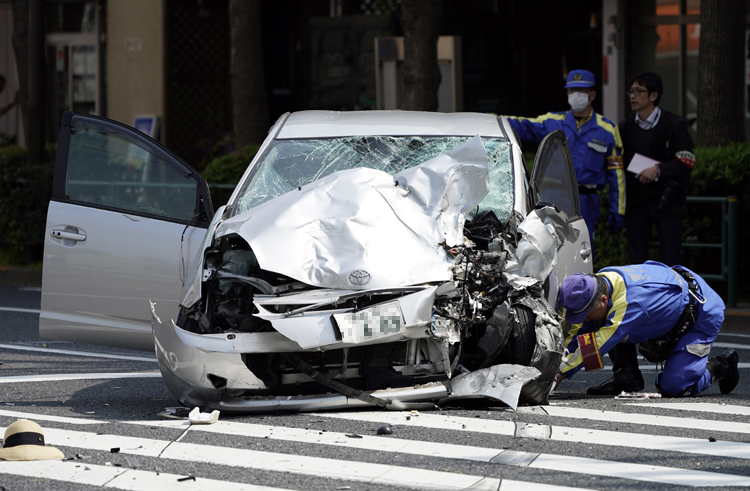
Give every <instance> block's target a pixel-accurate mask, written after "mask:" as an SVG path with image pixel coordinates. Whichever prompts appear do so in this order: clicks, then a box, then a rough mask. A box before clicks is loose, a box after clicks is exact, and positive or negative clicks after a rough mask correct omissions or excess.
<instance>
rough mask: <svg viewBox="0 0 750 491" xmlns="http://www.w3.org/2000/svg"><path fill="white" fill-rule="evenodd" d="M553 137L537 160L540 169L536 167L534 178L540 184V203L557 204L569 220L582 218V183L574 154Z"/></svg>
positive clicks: (549, 139)
mask: <svg viewBox="0 0 750 491" xmlns="http://www.w3.org/2000/svg"><path fill="white" fill-rule="evenodd" d="M561 133H562V132H561ZM550 136H552V135H549V136H548V137H546V138H545V140H544V141H543V142H542V145H541V146H540V148H539V152H538V153H537V157H536V160H535V167H536V166H539V168H535V169H534V172H533V175H532V179H533V180H534V181H535V182H536V184H537V189H536V191H537V193H538V201H546V202H549V203H552V204H554V205H556V206H557V207H558V208H559V209H561V210H563V211H564V212H565V213H567V214H568V216H569V217H573V216H577V215H580V209H579V204H578V184H577V181H576V176H575V170H574V168H573V165H572V162H571V161H570V153H569V151H568V149H567V147H566V146H565V145H564V144H563V143H562V142H561V141H560V140H559V139H557V138H550ZM561 136H562V135H561ZM562 137H563V138H564V136H562ZM540 172H541V173H542V174H541V175H539V173H540Z"/></svg>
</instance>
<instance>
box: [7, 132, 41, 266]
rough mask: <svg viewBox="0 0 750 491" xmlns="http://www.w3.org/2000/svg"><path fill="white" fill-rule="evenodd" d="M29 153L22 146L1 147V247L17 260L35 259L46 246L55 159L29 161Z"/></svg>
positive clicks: (8, 255) (38, 257)
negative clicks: (45, 161)
mask: <svg viewBox="0 0 750 491" xmlns="http://www.w3.org/2000/svg"><path fill="white" fill-rule="evenodd" d="M27 156H28V152H27V150H26V149H25V148H22V147H16V146H8V147H2V148H0V230H2V231H3V233H2V234H0V249H1V250H2V251H3V253H4V255H5V256H6V258H12V260H13V261H32V262H33V261H38V260H39V259H40V258H41V255H42V249H43V247H44V228H45V223H46V219H47V206H48V204H49V200H50V197H51V196H52V175H53V173H54V163H52V162H50V163H47V164H41V165H29V164H28V161H27ZM22 258H25V259H22Z"/></svg>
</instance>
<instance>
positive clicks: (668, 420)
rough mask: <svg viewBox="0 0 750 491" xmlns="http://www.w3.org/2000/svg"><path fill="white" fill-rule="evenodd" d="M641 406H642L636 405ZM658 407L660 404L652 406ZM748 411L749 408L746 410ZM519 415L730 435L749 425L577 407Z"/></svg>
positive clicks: (526, 409) (749, 430)
mask: <svg viewBox="0 0 750 491" xmlns="http://www.w3.org/2000/svg"><path fill="white" fill-rule="evenodd" d="M638 405H640V406H642V405H643V404H638ZM653 405H654V406H660V405H661V404H653ZM748 409H750V408H748ZM518 412H519V413H535V414H548V415H549V416H559V417H563V418H572V419H589V420H594V421H608V422H612V423H632V424H639V425H649V426H667V427H671V428H699V429H701V430H706V431H726V432H730V433H745V434H748V433H750V424H748V423H735V422H733V421H716V420H712V419H691V418H676V417H674V416H656V415H653V414H641V413H622V412H617V411H600V410H594V409H583V408H578V407H563V406H531V407H519V408H518Z"/></svg>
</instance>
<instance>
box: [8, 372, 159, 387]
mask: <svg viewBox="0 0 750 491" xmlns="http://www.w3.org/2000/svg"><path fill="white" fill-rule="evenodd" d="M160 377H161V372H110V373H53V374H48V375H17V376H14V377H0V384H13V383H19V382H57V381H59V380H99V379H116V378H160Z"/></svg>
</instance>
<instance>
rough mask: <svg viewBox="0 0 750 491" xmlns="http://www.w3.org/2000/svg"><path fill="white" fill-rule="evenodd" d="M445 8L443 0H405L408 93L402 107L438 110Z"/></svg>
mask: <svg viewBox="0 0 750 491" xmlns="http://www.w3.org/2000/svg"><path fill="white" fill-rule="evenodd" d="M442 14H443V9H442V5H441V2H440V0H403V3H402V5H401V27H402V29H403V31H404V64H403V73H404V96H403V100H402V102H401V108H402V109H406V110H411V111H437V109H438V87H439V86H440V69H439V68H438V62H437V40H438V35H439V34H440V19H441V17H442Z"/></svg>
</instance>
